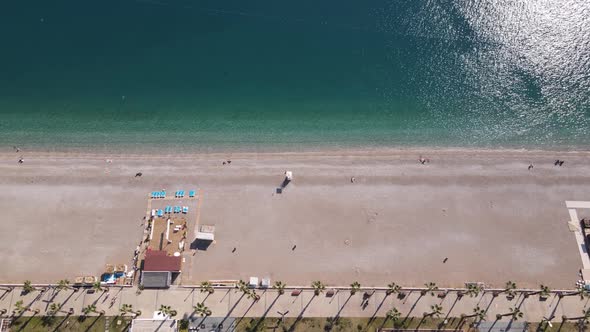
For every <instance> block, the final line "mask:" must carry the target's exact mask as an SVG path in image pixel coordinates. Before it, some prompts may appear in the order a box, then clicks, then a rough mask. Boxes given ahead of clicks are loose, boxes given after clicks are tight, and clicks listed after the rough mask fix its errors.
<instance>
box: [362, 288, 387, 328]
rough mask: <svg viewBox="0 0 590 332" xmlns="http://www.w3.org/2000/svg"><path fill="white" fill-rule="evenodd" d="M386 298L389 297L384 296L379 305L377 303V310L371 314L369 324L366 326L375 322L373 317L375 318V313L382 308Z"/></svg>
mask: <svg viewBox="0 0 590 332" xmlns="http://www.w3.org/2000/svg"><path fill="white" fill-rule="evenodd" d="M388 296H389V295H387V294H385V296H384V297H383V300H381V303H379V305H378V306H377V309H375V312H374V313H373V315H372V316H371V318H369V323H368V324H367V326H370V325H371V324H372V323H373V321H374V320H375V316H377V313H378V312H379V310H380V309H381V307H382V306H383V303H385V300H387V297H388Z"/></svg>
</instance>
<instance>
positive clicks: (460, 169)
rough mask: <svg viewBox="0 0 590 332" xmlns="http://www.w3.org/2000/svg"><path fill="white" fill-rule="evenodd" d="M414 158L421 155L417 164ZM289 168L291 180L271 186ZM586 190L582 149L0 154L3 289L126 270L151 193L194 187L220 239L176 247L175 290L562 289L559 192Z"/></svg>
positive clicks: (204, 217) (564, 216) (570, 264)
mask: <svg viewBox="0 0 590 332" xmlns="http://www.w3.org/2000/svg"><path fill="white" fill-rule="evenodd" d="M20 155H23V156H24V159H25V162H24V163H23V164H18V163H17V160H18V158H19V157H20ZM420 155H422V156H425V157H427V158H429V159H430V163H426V164H424V165H422V164H421V163H419V162H418V158H419V156H420ZM555 159H561V160H564V161H565V163H564V165H563V166H561V167H559V166H554V164H553V162H554V160H555ZM227 160H231V161H232V162H231V164H226V165H223V164H222V162H223V161H227ZM530 163H533V164H534V169H532V170H528V166H529V164H530ZM286 170H289V171H292V172H293V177H294V178H293V181H292V182H291V183H290V184H288V185H287V187H286V188H285V190H283V193H282V194H277V193H276V188H277V187H278V186H280V184H281V183H282V181H283V179H284V174H285V173H284V172H285V171H286ZM137 172H142V174H143V176H141V177H135V174H136V173H137ZM351 177H354V178H355V181H354V183H353V182H352V181H351ZM589 188H590V154H588V153H579V152H547V151H528V152H527V151H509V150H491V151H483V150H436V151H435V150H433V151H428V150H372V151H347V150H339V151H323V152H300V153H233V154H232V153H219V154H217V153H210V154H199V155H182V154H177V155H163V154H162V155H158V154H151V155H148V154H146V155H115V154H113V155H107V154H92V153H86V154H85V153H46V152H28V151H26V149H25V150H23V151H22V152H21V153H19V154H18V155H17V154H15V153H14V152H12V153H10V152H8V151H7V152H5V153H0V191H1V192H3V193H6V194H5V195H4V196H3V197H2V199H1V200H0V211H2V214H1V215H2V222H1V223H0V252H2V255H0V266H2V267H3V268H2V273H0V282H2V283H16V284H20V283H22V282H23V281H24V280H31V281H33V283H55V282H57V281H58V280H60V279H70V280H73V279H74V277H75V276H77V275H96V276H98V275H100V274H101V272H103V270H104V266H105V264H107V263H110V264H118V263H127V264H128V265H129V266H131V259H132V257H133V251H134V250H135V248H136V246H137V244H138V243H139V241H140V239H141V237H142V234H143V229H144V227H145V225H144V220H143V218H144V216H145V211H146V206H147V195H148V193H150V192H152V191H154V190H161V189H166V190H167V191H168V192H169V193H173V192H174V191H176V190H180V189H182V190H190V189H202V190H203V192H204V197H203V201H202V206H201V209H200V223H202V224H206V225H214V226H215V232H216V233H215V239H216V241H215V243H214V244H212V245H211V246H210V247H209V248H208V249H207V250H206V251H197V252H194V253H193V252H190V251H188V252H186V254H185V258H186V259H187V261H186V262H185V265H184V269H183V274H182V278H183V279H182V282H183V284H186V285H190V284H193V285H194V284H198V283H199V282H200V281H203V280H237V279H243V280H248V278H249V277H251V276H256V277H259V278H261V277H266V276H268V277H270V279H271V280H272V281H273V282H274V281H276V280H282V281H284V282H286V283H287V284H288V285H309V284H310V283H311V281H313V280H322V281H323V282H324V283H325V284H327V285H328V286H339V285H349V284H350V283H352V282H353V281H359V282H360V283H361V284H362V285H364V286H375V287H378V286H384V285H386V284H387V283H389V282H392V281H395V282H397V283H399V284H401V285H405V286H422V285H423V284H424V283H425V282H430V281H433V282H436V283H437V284H438V285H440V286H443V287H463V286H464V283H465V282H484V283H485V284H486V285H488V286H490V287H503V285H504V284H505V282H506V281H508V280H513V281H515V282H516V283H517V284H518V285H519V286H520V287H530V288H534V287H538V286H539V284H541V283H542V284H546V285H548V286H549V287H551V288H553V289H557V288H566V289H567V288H573V287H574V285H575V282H576V281H577V280H578V279H579V278H580V277H579V275H578V271H579V269H580V268H582V262H581V260H580V254H579V251H578V248H577V243H576V240H575V236H574V234H573V233H572V232H570V230H569V228H568V225H567V222H568V221H569V219H570V217H569V214H568V210H567V208H566V206H565V201H588V200H590V189H589ZM588 211H589V210H580V212H579V217H580V218H583V217H585V216H587V215H585V213H588ZM294 247H296V248H295V249H294ZM233 248H236V250H235V252H232V251H233ZM193 254H194V255H193ZM445 258H448V260H447V261H446V262H445V260H444V259H445Z"/></svg>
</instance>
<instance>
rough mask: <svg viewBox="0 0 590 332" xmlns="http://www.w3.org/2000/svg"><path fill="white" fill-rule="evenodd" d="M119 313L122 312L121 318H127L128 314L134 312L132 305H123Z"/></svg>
mask: <svg viewBox="0 0 590 332" xmlns="http://www.w3.org/2000/svg"><path fill="white" fill-rule="evenodd" d="M119 311H120V312H121V316H125V314H126V313H128V312H130V311H133V306H132V305H131V304H127V303H123V304H122V305H121V309H119Z"/></svg>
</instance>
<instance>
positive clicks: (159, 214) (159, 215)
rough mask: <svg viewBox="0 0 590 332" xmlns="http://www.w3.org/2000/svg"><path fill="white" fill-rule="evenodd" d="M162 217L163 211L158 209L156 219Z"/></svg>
mask: <svg viewBox="0 0 590 332" xmlns="http://www.w3.org/2000/svg"><path fill="white" fill-rule="evenodd" d="M162 216H164V211H162V209H158V217H162Z"/></svg>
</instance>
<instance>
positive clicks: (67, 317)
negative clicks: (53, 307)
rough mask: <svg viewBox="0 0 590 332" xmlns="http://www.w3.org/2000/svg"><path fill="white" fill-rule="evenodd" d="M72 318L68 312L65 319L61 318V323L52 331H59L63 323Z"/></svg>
mask: <svg viewBox="0 0 590 332" xmlns="http://www.w3.org/2000/svg"><path fill="white" fill-rule="evenodd" d="M69 318H70V314H67V315H66V317H65V318H64V319H62V320H61V322H59V324H57V326H56V327H55V328H54V329H53V331H52V332H57V331H59V328H60V327H61V326H62V325H63V323H65V322H66V320H68V319H69Z"/></svg>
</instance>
